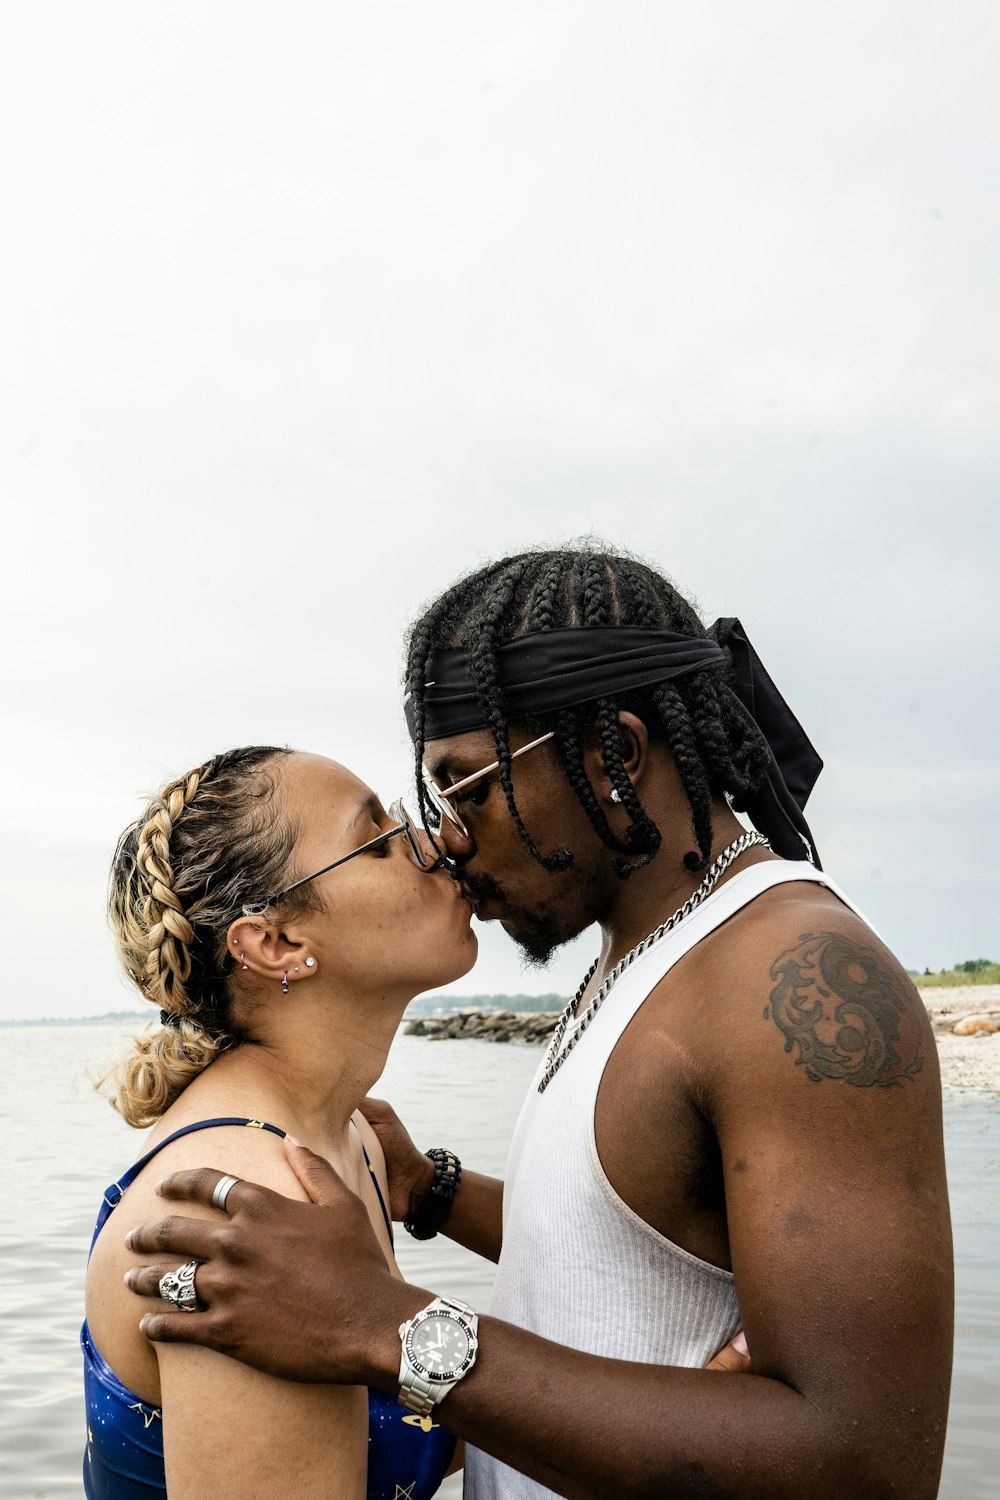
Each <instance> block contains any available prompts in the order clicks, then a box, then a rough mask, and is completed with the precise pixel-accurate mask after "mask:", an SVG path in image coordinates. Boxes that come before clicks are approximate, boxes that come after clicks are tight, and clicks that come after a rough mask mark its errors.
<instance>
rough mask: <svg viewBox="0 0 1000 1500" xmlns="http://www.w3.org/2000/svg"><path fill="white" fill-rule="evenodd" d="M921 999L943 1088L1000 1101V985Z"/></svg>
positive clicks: (548, 1021)
mask: <svg viewBox="0 0 1000 1500" xmlns="http://www.w3.org/2000/svg"><path fill="white" fill-rule="evenodd" d="M920 996H921V999H922V1000H923V1002H924V1004H925V1005H926V1007H927V1011H928V1014H929V1016H930V1020H931V1025H932V1027H933V1028H934V1032H935V1035H936V1039H937V1044H938V1053H939V1055H940V1059H941V1076H942V1078H943V1080H944V1083H945V1084H946V1085H947V1086H949V1087H950V1088H953V1089H960V1090H963V1091H966V1090H968V1091H972V1092H975V1093H985V1094H993V1095H1000V985H975V986H972V985H970V986H967V987H966V986H962V987H961V988H955V989H944V988H938V989H923V990H921V991H920ZM558 1019H559V1012H558V1011H513V1010H473V1009H470V1010H457V1011H452V1012H451V1014H450V1015H446V1016H414V1017H413V1018H412V1019H411V1020H410V1021H408V1022H407V1023H406V1035H407V1036H423V1037H427V1039H428V1040H429V1041H452V1040H455V1039H456V1038H465V1037H469V1038H472V1039H474V1040H476V1041H480V1042H525V1043H529V1044H530V1043H535V1044H536V1045H541V1044H542V1043H545V1042H547V1041H548V1039H549V1037H550V1036H551V1035H552V1032H553V1030H554V1029H555V1024H556V1021H557V1020H558Z"/></svg>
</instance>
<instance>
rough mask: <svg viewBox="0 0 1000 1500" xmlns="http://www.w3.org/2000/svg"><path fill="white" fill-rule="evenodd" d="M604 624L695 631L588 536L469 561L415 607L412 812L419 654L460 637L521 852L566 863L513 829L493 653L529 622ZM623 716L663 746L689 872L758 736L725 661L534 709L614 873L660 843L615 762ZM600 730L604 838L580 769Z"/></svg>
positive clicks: (419, 721)
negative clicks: (608, 798) (685, 812)
mask: <svg viewBox="0 0 1000 1500" xmlns="http://www.w3.org/2000/svg"><path fill="white" fill-rule="evenodd" d="M606 625H612V626H613V625H624V626H633V627H636V628H639V629H654V628H659V629H665V630H671V631H673V632H675V633H676V634H679V635H684V636H688V637H690V638H692V639H696V640H703V639H705V638H706V636H707V635H708V632H707V631H706V629H705V627H704V625H703V624H702V622H701V620H700V619H699V617H698V614H697V612H696V611H695V609H694V608H693V607H692V605H691V604H689V603H688V601H687V600H686V599H685V598H684V597H683V596H682V595H681V594H680V593H678V591H677V590H676V589H675V588H674V587H673V585H672V584H671V583H670V582H669V581H668V580H667V579H666V578H665V577H664V576H663V575H662V574H661V573H659V572H657V571H656V570H655V569H654V568H651V567H650V566H649V565H648V564H646V563H643V562H641V561H640V560H639V559H638V558H635V557H632V556H630V555H629V554H628V553H625V552H612V551H610V550H608V549H606V548H602V547H601V546H600V545H599V544H597V543H592V544H587V545H584V546H578V547H572V548H568V549H565V550H555V551H550V550H538V551H534V552H522V553H517V554H515V555H513V556H510V557H506V558H503V559H501V561H499V562H497V563H491V564H488V565H486V566H485V567H481V568H479V569H477V570H476V571H475V572H473V573H470V574H469V575H467V576H466V577H465V578H463V579H460V580H459V581H458V583H456V584H455V585H453V586H452V587H451V588H450V589H448V591H447V592H446V593H445V594H443V595H442V596H441V598H440V599H438V600H436V601H435V602H434V603H433V604H431V605H430V606H429V608H428V609H426V610H425V611H424V613H423V614H422V615H421V616H420V618H419V619H418V620H417V622H416V623H415V625H414V627H413V629H412V631H411V635H410V641H409V650H408V654H407V670H406V680H407V685H408V687H409V690H410V692H411V694H412V709H413V713H412V724H413V742H414V755H415V758H416V764H417V772H418V774H417V786H418V797H419V799H420V810H421V814H422V816H423V817H424V820H425V822H426V820H427V807H426V802H425V800H424V797H423V789H422V783H421V779H420V767H421V765H422V763H423V758H424V751H425V735H426V713H425V702H424V683H425V680H426V668H427V662H428V659H429V657H430V655H431V653H432V652H434V651H438V650H446V649H448V648H453V647H463V648H464V649H465V651H466V653H467V655H468V660H469V665H470V669H471V672H472V676H473V682H474V684H475V688H476V694H477V697H478V700H479V705H480V708H481V710H482V714H483V722H484V723H485V724H486V726H487V727H488V729H489V730H490V733H491V735H492V737H493V741H494V745H495V746H496V754H497V761H498V763H499V768H500V770H499V775H500V782H501V786H502V787H503V792H504V797H505V799H506V802H507V807H508V810H509V811H510V814H511V818H512V820H513V822H514V825H515V827H516V828H517V830H518V834H519V836H520V838H521V840H522V842H523V843H524V845H525V847H526V848H527V849H528V850H529V852H530V853H531V855H532V857H533V858H534V859H536V860H538V862H539V863H540V864H542V865H544V866H545V868H547V869H564V868H566V865H567V864H568V863H571V862H572V857H571V856H570V855H569V854H568V852H567V851H565V850H558V851H555V853H554V854H552V855H542V854H541V853H540V852H539V851H538V849H537V848H536V846H535V843H534V841H533V839H532V837H531V835H530V833H529V831H528V830H527V829H526V828H525V826H524V823H523V820H522V819H521V816H520V813H519V811H518V808H517V804H516V802H515V799H514V794H513V789H512V786H511V779H510V742H509V731H508V719H507V712H506V707H505V703H504V695H503V684H502V680H501V676H500V669H499V662H498V658H497V651H498V649H499V647H500V646H501V645H503V644H504V643H505V642H506V641H510V640H515V639H517V638H518V637H519V636H522V635H525V634H529V633H531V632H534V631H539V630H542V631H547V630H564V629H570V628H579V627H581V626H582V627H584V628H587V627H600V626H606ZM623 711H629V712H632V713H635V714H637V715H638V716H639V717H640V718H641V719H642V720H643V722H644V723H645V724H646V725H647V727H648V728H649V730H650V733H651V734H653V735H658V736H659V737H661V738H662V739H663V740H664V741H665V743H666V744H667V745H668V746H669V748H670V751H671V754H672V755H673V757H674V760H675V762H676V764H677V769H678V773H679V775H680V778H681V782H682V785H683V787H684V790H685V793H686V795H687V798H688V801H689V803H690V806H691V827H692V833H693V835H694V840H695V842H696V844H697V849H696V850H694V849H692V850H689V851H688V853H687V854H686V855H685V856H684V864H685V866H686V867H687V868H688V869H689V870H692V871H694V870H700V869H702V868H704V866H705V864H707V862H708V860H709V858H710V856H711V850H712V840H713V829H712V800H713V797H716V796H720V795H726V796H728V797H729V798H730V799H731V801H732V804H733V806H734V807H736V808H737V809H739V808H740V807H741V806H745V799H746V798H747V797H748V796H749V795H750V794H751V793H752V792H753V791H754V790H756V788H757V787H759V786H760V784H761V782H762V781H763V780H764V777H765V775H766V773H767V766H768V763H769V751H768V748H767V744H766V742H765V740H764V738H763V736H762V734H761V732H760V730H759V729H758V727H757V726H756V724H754V722H753V720H752V719H751V718H750V716H749V715H748V714H747V712H746V710H745V709H744V708H743V706H742V704H741V703H740V701H739V699H738V698H737V696H736V694H735V692H734V691H733V689H732V687H731V685H730V668H729V667H728V666H727V665H725V664H724V663H723V664H721V665H717V666H716V665H713V666H706V667H704V668H702V669H701V670H699V671H696V672H692V673H690V674H687V675H685V676H683V677H680V678H677V679H676V680H675V681H674V682H672V683H669V684H660V685H658V686H655V687H652V688H646V689H641V690H634V689H633V690H630V691H628V692H623V693H621V694H617V695H616V694H610V695H607V696H606V697H604V698H602V699H599V700H598V701H597V702H596V703H591V704H584V705H580V706H579V707H578V708H575V709H573V710H571V711H568V710H564V711H562V712H560V713H556V714H552V715H545V714H541V715H537V716H534V717H533V718H532V720H531V722H530V724H528V725H527V728H528V729H529V730H531V731H532V732H534V733H543V732H544V731H545V730H547V729H553V730H554V731H555V749H556V754H557V755H558V757H559V760H560V762H561V764H562V766H563V769H564V770H565V773H566V777H567V780H568V781H569V783H570V785H571V786H572V788H573V791H574V793H575V794H576V797H577V799H578V800H579V802H580V805H581V807H582V808H583V809H584V811H585V812H586V814H587V817H588V818H589V820H590V823H591V825H592V827H593V828H594V831H595V833H596V834H597V836H598V837H599V838H600V840H601V841H602V843H603V844H604V845H605V846H606V847H607V848H608V849H609V850H610V851H611V853H612V855H613V856H614V858H613V867H614V869H615V871H616V872H617V874H618V875H619V876H620V877H621V878H622V879H625V878H627V876H628V875H629V874H631V873H632V872H633V871H634V870H637V869H641V868H642V867H643V866H644V865H646V864H648V863H649V862H650V860H652V859H653V858H654V857H655V856H656V854H657V853H658V851H659V849H660V847H661V836H660V831H659V829H658V828H657V826H656V824H655V822H654V821H653V819H652V818H651V817H650V816H649V814H648V813H647V811H646V810H645V808H644V807H643V806H642V803H641V801H640V799H639V796H638V794H637V793H636V791H635V788H634V787H633V786H632V783H631V780H630V778H629V776H628V774H627V773H626V771H625V767H624V761H623V757H622V742H621V734H620V729H619V720H618V715H619V714H620V713H621V712H623ZM592 727H594V728H596V730H597V733H598V734H599V737H600V746H601V755H602V759H603V762H604V770H605V774H606V775H607V777H608V779H609V780H610V782H611V785H612V787H613V788H614V789H615V791H616V792H617V793H618V798H619V800H620V802H621V805H622V806H623V807H624V809H625V811H626V812H627V814H628V817H629V824H628V826H627V828H626V829H625V832H624V835H622V836H621V837H619V836H616V834H615V833H614V831H613V830H612V828H611V826H610V824H609V822H608V820H607V817H606V816H605V815H604V813H603V811H602V809H601V805H600V800H599V799H598V797H597V794H596V791H595V788H594V787H593V785H592V784H591V782H590V780H589V778H588V776H587V773H586V763H585V759H584V755H583V742H582V735H583V734H584V732H586V731H589V730H590V729H591V728H592Z"/></svg>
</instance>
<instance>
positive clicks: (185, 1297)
mask: <svg viewBox="0 0 1000 1500" xmlns="http://www.w3.org/2000/svg"><path fill="white" fill-rule="evenodd" d="M200 1265H201V1261H200V1260H188V1261H185V1262H184V1264H183V1265H182V1266H178V1267H177V1270H176V1271H168V1272H167V1273H166V1275H165V1276H161V1277H160V1296H161V1297H162V1298H163V1300H164V1302H170V1303H172V1305H173V1306H174V1307H176V1308H178V1309H179V1310H180V1311H181V1312H195V1311H197V1304H198V1293H197V1292H196V1291H195V1287H194V1273H195V1271H197V1269H198V1267H199V1266H200Z"/></svg>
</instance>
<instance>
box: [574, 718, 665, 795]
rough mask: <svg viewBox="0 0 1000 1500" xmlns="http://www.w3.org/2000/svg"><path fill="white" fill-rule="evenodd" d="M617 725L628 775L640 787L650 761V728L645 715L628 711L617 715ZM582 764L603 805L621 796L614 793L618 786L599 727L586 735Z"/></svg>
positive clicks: (623, 762) (634, 784)
mask: <svg viewBox="0 0 1000 1500" xmlns="http://www.w3.org/2000/svg"><path fill="white" fill-rule="evenodd" d="M618 729H619V733H620V736H621V752H622V766H623V767H624V770H625V775H626V776H627V777H628V779H629V781H631V783H632V785H633V786H634V787H636V788H638V786H639V784H640V782H641V781H642V779H643V777H644V775H645V774H646V769H647V767H648V765H649V730H648V729H647V728H646V725H645V724H644V723H643V721H642V719H640V718H638V717H637V716H636V715H635V714H631V713H626V712H622V713H620V714H619V715H618ZM583 764H584V769H585V770H586V772H587V775H588V777H589V778H590V783H591V785H592V786H593V788H594V790H595V791H596V793H597V800H598V801H599V802H600V803H601V805H602V806H605V805H608V804H612V803H616V802H617V801H618V800H619V798H618V796H617V795H615V796H612V792H613V791H614V790H615V787H614V783H613V782H612V780H611V777H610V776H609V775H608V773H607V770H606V769H605V765H604V751H603V749H602V746H601V736H600V734H599V733H598V731H597V729H596V727H595V728H592V729H589V730H587V731H586V732H585V734H584V736H583Z"/></svg>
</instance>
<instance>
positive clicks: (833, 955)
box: [764, 932, 924, 1088]
mask: <svg viewBox="0 0 1000 1500" xmlns="http://www.w3.org/2000/svg"><path fill="white" fill-rule="evenodd" d="M771 978H772V979H773V980H774V981H775V988H774V989H773V990H772V991H771V1000H770V1004H769V1005H766V1006H765V1007H764V1019H765V1020H767V1019H768V1018H770V1019H771V1020H773V1021H774V1023H775V1025H776V1026H777V1027H778V1028H779V1030H780V1031H782V1032H783V1033H784V1037H785V1051H786V1052H795V1054H796V1056H795V1061H796V1063H797V1064H798V1065H799V1066H800V1067H804V1068H805V1070H806V1077H807V1078H811V1079H812V1081H813V1082H814V1083H820V1082H821V1081H822V1080H823V1079H824V1078H835V1079H842V1080H843V1081H844V1082H845V1083H850V1084H853V1085H854V1087H855V1088H871V1087H873V1086H875V1085H877V1086H878V1087H880V1088H888V1087H891V1086H892V1085H894V1084H898V1083H901V1082H902V1081H903V1079H904V1078H912V1077H913V1076H914V1075H915V1074H917V1073H919V1072H920V1069H921V1068H922V1067H923V1065H924V1059H923V1056H922V1054H921V1050H920V1030H919V1026H918V1024H917V1017H916V1015H915V1013H914V1010H913V1002H912V999H911V998H910V997H909V996H908V995H907V994H906V993H905V992H904V991H903V987H902V985H901V984H900V982H899V980H898V979H897V978H896V976H895V975H894V974H891V973H890V972H888V971H887V970H886V969H884V968H882V967H881V965H880V964H879V961H878V958H877V957H876V955H875V953H874V952H873V951H872V950H871V949H870V948H865V947H863V946H862V945H861V944H859V943H854V942H852V941H851V940H850V939H849V938H845V937H841V936H840V935H839V934H837V933H833V932H821V933H812V932H807V933H803V935H802V937H801V938H800V939H799V942H798V943H797V944H796V946H795V947H794V948H788V949H786V951H785V952H784V953H782V954H781V955H780V956H779V957H778V958H776V959H775V961H774V963H773V964H772V965H771Z"/></svg>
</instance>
